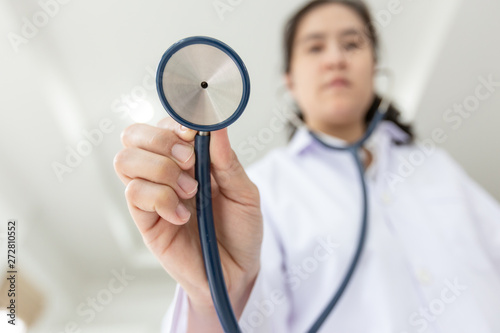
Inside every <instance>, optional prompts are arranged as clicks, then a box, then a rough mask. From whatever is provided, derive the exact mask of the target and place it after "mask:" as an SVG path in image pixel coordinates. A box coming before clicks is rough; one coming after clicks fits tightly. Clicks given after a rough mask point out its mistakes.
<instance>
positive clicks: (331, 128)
mask: <svg viewBox="0 0 500 333" xmlns="http://www.w3.org/2000/svg"><path fill="white" fill-rule="evenodd" d="M362 29H363V22H362V20H361V19H360V18H359V17H358V16H357V14H356V13H355V12H353V11H352V10H350V9H349V8H347V7H345V6H343V5H338V4H329V5H323V6H321V7H318V8H316V9H314V10H313V11H311V12H310V13H308V14H307V15H306V16H305V17H304V18H303V20H302V22H301V23H300V24H299V27H298V30H297V34H296V36H295V42H294V48H293V56H292V61H291V70H290V72H289V73H287V75H286V80H287V84H288V87H289V90H290V92H291V93H292V95H293V96H294V98H295V100H296V101H297V104H299V106H300V107H301V110H302V112H303V113H304V115H305V120H306V123H307V125H308V126H309V127H310V128H311V129H313V130H317V131H321V132H323V133H326V134H330V135H333V136H336V137H338V138H341V139H344V140H346V141H348V142H354V141H355V140H357V139H359V138H360V137H361V136H362V134H363V132H364V123H363V117H364V114H363V113H364V112H365V110H366V109H367V108H368V106H369V103H370V102H371V99H372V98H373V71H374V60H373V52H372V49H371V47H366V46H365V47H361V48H359V49H358V50H356V51H355V52H345V53H343V52H340V50H341V49H342V47H345V45H347V44H346V43H348V42H349V41H351V42H352V40H353V38H354V39H355V37H356V36H354V34H352V31H363V30H362ZM348 30H349V31H351V32H348ZM346 32H347V34H346ZM351 44H352V43H351ZM342 45H344V46H342ZM313 49H314V51H313ZM339 75H341V76H342V77H344V78H346V79H347V80H348V82H349V85H348V86H345V87H325V83H328V82H329V80H331V79H332V78H334V77H337V76H339ZM195 135H196V132H195V131H193V130H190V129H186V128H183V127H182V126H180V125H179V124H177V123H176V122H175V121H174V120H173V119H171V118H165V119H164V120H162V121H161V122H160V123H159V124H158V126H157V127H154V126H149V125H144V124H134V125H131V126H130V127H128V128H127V129H125V130H124V132H123V133H122V143H123V146H124V148H123V149H122V150H121V151H120V152H119V153H118V154H117V155H116V157H115V161H114V164H115V170H116V172H117V174H118V176H119V178H120V179H121V180H122V182H123V183H124V184H125V185H126V190H125V197H126V200H127V204H128V207H129V211H130V214H131V216H132V218H133V220H134V221H135V224H136V226H137V228H138V229H139V232H140V233H141V235H142V237H143V240H144V242H145V244H146V245H147V247H148V249H149V250H150V251H151V252H152V253H153V254H154V255H155V256H156V258H157V259H158V260H159V262H160V263H161V265H162V266H163V268H164V269H165V270H166V271H167V272H168V274H170V276H172V277H173V278H174V279H175V280H176V281H178V282H179V284H180V285H181V286H182V287H183V289H184V290H185V291H186V293H187V295H188V300H189V313H188V332H222V328H221V326H220V324H219V322H218V318H217V315H216V313H215V310H214V307H213V304H212V299H211V296H210V291H209V289H208V284H207V280H206V275H205V269H204V265H203V258H202V255H201V250H200V243H199V239H198V228H197V219H196V208H195V195H196V192H197V191H198V188H197V182H196V181H195V180H194V178H193V177H194V163H195V155H194V148H193V142H194V137H195ZM179 145H180V146H179ZM210 155H211V159H212V165H211V168H212V176H213V177H212V192H213V194H212V197H213V211H214V219H215V226H216V233H217V238H218V246H219V251H220V257H221V262H222V267H223V272H224V277H225V281H226V285H227V287H228V292H229V295H230V300H231V303H232V305H233V308H234V311H235V314H236V317H237V318H240V316H241V314H242V311H243V309H244V307H245V304H246V302H247V300H248V297H249V295H250V292H251V290H252V287H253V285H254V282H255V279H256V277H257V274H258V272H259V269H260V250H261V244H262V234H263V220H262V214H261V209H260V199H259V191H258V189H257V187H256V186H255V185H254V184H253V183H252V182H251V181H250V179H249V178H248V176H247V174H246V173H245V171H244V169H243V167H242V165H241V164H240V163H239V161H238V159H237V157H236V154H235V152H234V151H233V150H232V149H231V146H230V143H229V139H228V136H227V130H220V131H216V132H212V135H211V143H210Z"/></svg>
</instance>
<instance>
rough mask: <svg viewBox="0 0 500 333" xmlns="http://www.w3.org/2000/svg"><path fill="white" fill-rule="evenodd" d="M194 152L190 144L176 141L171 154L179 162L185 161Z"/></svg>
mask: <svg viewBox="0 0 500 333" xmlns="http://www.w3.org/2000/svg"><path fill="white" fill-rule="evenodd" d="M193 153H194V148H193V147H192V146H188V145H183V144H181V143H178V144H176V145H174V146H173V147H172V156H173V157H174V158H175V159H176V160H178V161H179V162H181V163H186V162H187V161H188V160H189V159H190V158H191V155H193Z"/></svg>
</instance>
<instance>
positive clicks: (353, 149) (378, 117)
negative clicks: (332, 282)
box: [308, 112, 385, 333]
mask: <svg viewBox="0 0 500 333" xmlns="http://www.w3.org/2000/svg"><path fill="white" fill-rule="evenodd" d="M384 116H385V114H383V113H380V112H376V113H375V115H374V117H373V119H372V121H371V123H370V125H369V126H368V129H367V130H366V133H365V135H364V136H363V138H361V140H359V141H358V142H356V143H354V144H352V145H349V146H346V147H336V146H332V145H329V144H327V143H325V142H324V141H322V140H321V139H320V138H318V137H317V136H316V135H315V134H314V133H313V132H310V133H311V135H312V136H313V137H314V138H315V139H316V140H317V141H318V142H319V143H321V144H322V145H323V146H325V147H327V148H329V149H334V150H341V151H349V152H350V153H351V155H352V156H353V158H354V162H355V163H356V167H357V169H358V171H359V179H360V183H361V188H362V192H363V200H362V205H363V215H362V217H361V221H362V222H361V230H360V232H359V240H358V246H357V248H356V252H355V253H354V256H353V258H352V261H351V264H350V265H349V268H348V269H347V272H346V274H345V276H344V280H342V283H341V284H340V286H339V287H338V289H337V291H336V292H335V295H334V296H333V298H332V300H331V301H330V303H328V305H327V306H326V307H325V309H324V310H323V312H322V313H321V315H320V316H319V317H318V319H316V322H315V323H314V324H313V325H312V327H311V328H310V329H309V331H308V333H316V332H318V330H319V329H320V327H321V325H323V323H324V322H325V320H326V318H327V317H328V315H329V314H330V313H331V312H332V310H333V308H334V307H335V305H337V303H338V301H339V300H340V297H341V296H342V294H343V293H344V291H345V289H346V288H347V285H348V284H349V281H350V280H351V278H352V275H353V273H354V270H355V268H356V266H357V265H358V262H359V257H360V256H361V252H362V251H363V247H364V245H365V241H366V234H367V230H368V191H367V188H366V180H365V176H364V166H363V162H362V161H361V158H360V156H359V154H358V152H359V150H360V149H361V147H362V146H363V144H364V143H365V141H366V140H367V139H368V138H369V137H370V136H371V135H372V133H373V131H374V130H375V128H376V127H377V125H378V124H379V123H380V122H381V121H382V120H383V119H384Z"/></svg>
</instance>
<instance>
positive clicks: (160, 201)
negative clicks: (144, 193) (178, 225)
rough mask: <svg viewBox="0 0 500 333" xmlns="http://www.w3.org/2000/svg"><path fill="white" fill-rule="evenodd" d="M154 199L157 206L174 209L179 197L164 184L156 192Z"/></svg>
mask: <svg viewBox="0 0 500 333" xmlns="http://www.w3.org/2000/svg"><path fill="white" fill-rule="evenodd" d="M155 201H156V206H157V207H167V208H168V209H174V208H175V207H177V205H178V204H179V197H177V195H176V194H175V192H174V190H173V189H172V188H170V187H168V186H165V187H164V188H163V189H162V190H161V191H160V192H159V193H158V196H157V197H156V200H155Z"/></svg>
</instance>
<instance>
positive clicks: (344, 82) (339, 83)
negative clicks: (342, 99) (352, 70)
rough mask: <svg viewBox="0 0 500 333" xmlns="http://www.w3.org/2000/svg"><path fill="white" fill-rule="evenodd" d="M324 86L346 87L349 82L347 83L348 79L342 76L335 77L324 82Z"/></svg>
mask: <svg viewBox="0 0 500 333" xmlns="http://www.w3.org/2000/svg"><path fill="white" fill-rule="evenodd" d="M326 86H327V87H328V88H334V87H338V88H341V87H348V86H350V83H349V81H347V80H346V79H344V78H336V79H333V80H331V81H329V82H328V83H327V84H326Z"/></svg>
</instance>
